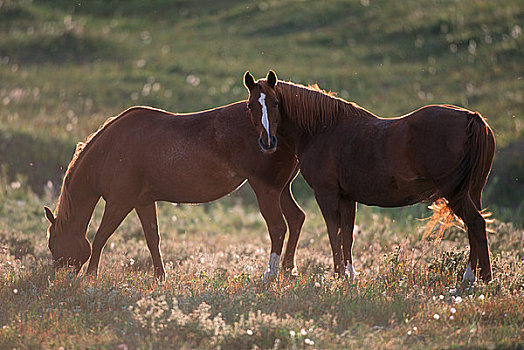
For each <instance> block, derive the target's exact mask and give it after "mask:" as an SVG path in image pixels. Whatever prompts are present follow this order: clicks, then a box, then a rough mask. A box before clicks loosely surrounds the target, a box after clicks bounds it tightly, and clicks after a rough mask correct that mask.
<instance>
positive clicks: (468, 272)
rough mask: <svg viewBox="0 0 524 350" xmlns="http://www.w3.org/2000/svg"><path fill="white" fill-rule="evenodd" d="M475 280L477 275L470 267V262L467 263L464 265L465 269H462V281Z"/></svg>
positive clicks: (471, 281)
mask: <svg viewBox="0 0 524 350" xmlns="http://www.w3.org/2000/svg"><path fill="white" fill-rule="evenodd" d="M476 281H477V277H476V276H475V273H474V272H473V270H472V269H471V263H468V266H467V267H466V271H464V276H462V283H467V282H469V283H473V282H476Z"/></svg>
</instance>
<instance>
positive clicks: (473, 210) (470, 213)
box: [451, 194, 492, 282]
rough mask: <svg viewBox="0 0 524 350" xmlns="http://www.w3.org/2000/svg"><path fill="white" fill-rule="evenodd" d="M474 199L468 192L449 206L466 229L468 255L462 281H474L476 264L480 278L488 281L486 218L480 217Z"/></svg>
mask: <svg viewBox="0 0 524 350" xmlns="http://www.w3.org/2000/svg"><path fill="white" fill-rule="evenodd" d="M475 201H477V198H475V199H472V198H471V196H470V194H468V195H466V196H465V197H464V199H463V200H462V201H461V202H460V203H458V204H455V205H453V206H452V208H451V209H452V210H453V211H454V212H455V213H456V214H457V215H458V216H459V217H460V218H461V219H462V220H463V221H464V224H465V225H466V227H467V230H468V238H469V245H470V257H469V263H468V267H467V268H466V272H465V273H464V277H463V281H475V279H476V277H475V272H476V268H477V266H478V267H479V268H480V276H481V277H482V279H483V280H484V281H485V282H489V281H491V278H492V272H491V262H490V257H489V246H488V238H487V234H486V220H484V218H483V217H482V215H481V213H480V211H479V210H478V206H477V204H476V203H475Z"/></svg>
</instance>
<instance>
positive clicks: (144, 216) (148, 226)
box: [135, 203, 166, 280]
mask: <svg viewBox="0 0 524 350" xmlns="http://www.w3.org/2000/svg"><path fill="white" fill-rule="evenodd" d="M135 210H136V213H137V214H138V218H139V219H140V223H141V224H142V229H143V230H144V235H145V237H146V242H147V247H148V248H149V252H150V253H151V258H152V260H153V267H154V269H155V277H156V278H158V279H160V280H163V279H164V278H165V276H166V272H165V270H164V264H163V262H162V255H161V254H160V247H159V245H160V236H159V234H158V222H157V217H156V203H152V204H150V205H147V206H144V207H135Z"/></svg>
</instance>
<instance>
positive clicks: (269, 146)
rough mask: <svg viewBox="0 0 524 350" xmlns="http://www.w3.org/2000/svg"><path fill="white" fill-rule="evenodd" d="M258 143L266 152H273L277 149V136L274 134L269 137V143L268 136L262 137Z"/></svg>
mask: <svg viewBox="0 0 524 350" xmlns="http://www.w3.org/2000/svg"><path fill="white" fill-rule="evenodd" d="M258 144H259V145H260V148H262V151H264V153H273V152H275V151H276V150H277V138H276V136H273V135H271V136H270V137H269V143H268V139H267V137H260V138H259V139H258Z"/></svg>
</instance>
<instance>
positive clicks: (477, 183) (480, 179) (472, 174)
mask: <svg viewBox="0 0 524 350" xmlns="http://www.w3.org/2000/svg"><path fill="white" fill-rule="evenodd" d="M467 132H468V138H467V142H466V155H465V156H464V159H463V160H462V162H461V164H460V165H459V166H458V167H457V168H456V170H455V171H453V173H452V174H450V175H448V176H446V177H445V178H443V179H441V181H440V182H441V183H445V184H444V186H443V188H442V189H441V190H440V191H439V196H438V199H437V200H436V201H434V202H433V203H432V204H431V205H430V206H429V209H431V210H432V211H433V214H432V216H431V217H430V219H429V222H428V223H427V224H426V227H425V229H424V237H426V236H428V235H429V234H430V233H431V232H432V231H433V230H434V228H435V227H436V225H437V224H440V227H439V229H438V230H437V232H436V236H437V239H439V238H441V237H442V235H443V234H444V232H445V231H446V230H447V229H448V228H449V227H451V226H459V227H461V228H463V223H462V220H461V219H460V218H459V217H458V216H457V215H456V214H457V211H460V210H461V206H462V202H463V200H464V198H465V197H466V196H468V195H473V197H472V200H473V202H474V204H475V206H476V207H477V210H479V211H482V208H481V203H480V196H481V192H482V189H483V188H484V186H485V185H486V182H487V179H488V175H489V172H490V170H491V165H492V163H493V157H494V154H495V137H494V134H493V130H492V129H491V128H490V126H489V125H488V123H487V122H486V120H485V119H484V118H483V117H482V116H481V115H480V113H478V112H469V111H468V124H467ZM489 215H491V214H490V213H483V216H485V217H487V216H489ZM456 222H459V225H457V224H456Z"/></svg>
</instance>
